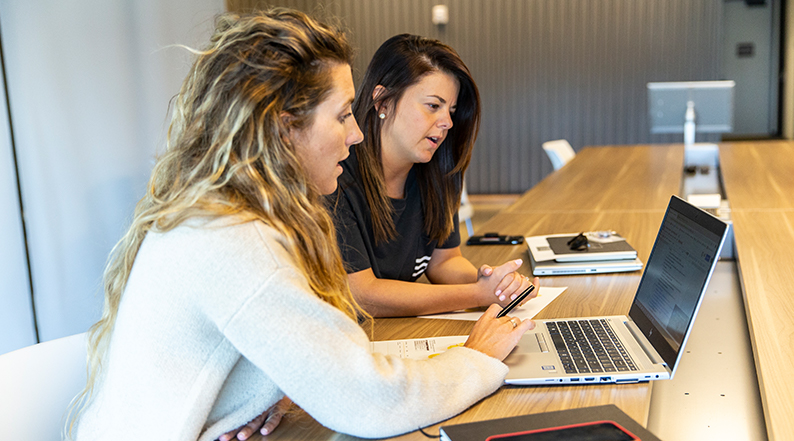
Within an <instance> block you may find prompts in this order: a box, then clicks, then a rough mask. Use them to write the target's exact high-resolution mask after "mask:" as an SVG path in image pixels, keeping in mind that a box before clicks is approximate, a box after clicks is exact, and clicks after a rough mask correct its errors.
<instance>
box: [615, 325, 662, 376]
mask: <svg viewBox="0 0 794 441" xmlns="http://www.w3.org/2000/svg"><path fill="white" fill-rule="evenodd" d="M623 324H624V325H626V328H627V329H628V330H629V332H631V335H633V336H634V340H635V341H636V342H637V343H639V344H640V347H641V348H642V350H643V352H645V355H647V356H648V358H649V359H650V360H651V362H653V363H654V364H662V365H665V366H666V363H665V362H664V360H662V357H660V356H659V353H658V352H656V350H655V349H654V348H653V346H651V344H650V342H649V341H648V339H647V338H646V337H645V334H643V333H642V331H640V328H639V327H637V325H635V324H634V322H633V321H631V320H627V321H624V322H623Z"/></svg>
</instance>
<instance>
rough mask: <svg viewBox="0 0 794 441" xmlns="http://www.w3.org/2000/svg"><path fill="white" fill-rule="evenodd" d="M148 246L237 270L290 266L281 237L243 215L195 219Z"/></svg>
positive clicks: (155, 238)
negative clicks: (210, 261) (232, 267)
mask: <svg viewBox="0 0 794 441" xmlns="http://www.w3.org/2000/svg"><path fill="white" fill-rule="evenodd" d="M147 242H149V244H148V245H149V246H151V247H153V248H155V249H159V250H160V251H161V252H166V253H168V254H180V255H182V256H183V257H184V258H190V259H191V260H196V259H198V260H205V259H213V260H217V261H218V263H220V262H223V263H222V265H230V266H236V267H238V268H239V267H252V266H253V267H259V268H262V267H270V268H273V269H276V268H279V267H283V266H293V259H292V257H291V256H290V254H289V252H287V250H286V248H285V246H284V243H285V242H284V237H283V235H282V234H281V233H280V232H279V231H278V230H276V229H275V228H273V227H271V226H269V225H267V224H265V223H264V222H263V221H261V220H258V219H251V218H250V217H244V216H221V217H215V218H194V219H190V220H187V221H185V222H183V223H182V224H181V225H180V226H178V227H177V228H174V229H173V230H171V231H168V232H166V233H156V234H154V235H152V237H148V238H147Z"/></svg>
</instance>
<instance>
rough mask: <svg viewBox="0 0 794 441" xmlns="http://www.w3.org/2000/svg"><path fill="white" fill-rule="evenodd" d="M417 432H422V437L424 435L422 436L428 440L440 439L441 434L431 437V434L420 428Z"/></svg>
mask: <svg viewBox="0 0 794 441" xmlns="http://www.w3.org/2000/svg"><path fill="white" fill-rule="evenodd" d="M419 431H420V432H422V435H424V436H426V437H428V438H441V434H440V433H439V434H438V435H431V434H429V433H427V432H425V431H424V430H423V429H422V428H421V427H420V428H419Z"/></svg>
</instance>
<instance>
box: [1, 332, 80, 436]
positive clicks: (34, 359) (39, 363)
mask: <svg viewBox="0 0 794 441" xmlns="http://www.w3.org/2000/svg"><path fill="white" fill-rule="evenodd" d="M85 383H86V334H85V333H82V334H76V335H72V336H70V337H64V338H60V339H57V340H52V341H48V342H44V343H39V344H37V345H33V346H28V347H26V348H22V349H19V350H16V351H13V352H9V353H7V354H3V355H0V440H11V439H31V440H37V441H50V440H52V441H56V440H60V439H61V428H62V427H63V423H64V421H65V420H64V416H65V414H66V409H67V408H68V407H69V403H70V402H71V401H72V398H74V397H75V396H76V395H77V394H78V393H80V390H82V389H83V388H84V387H85Z"/></svg>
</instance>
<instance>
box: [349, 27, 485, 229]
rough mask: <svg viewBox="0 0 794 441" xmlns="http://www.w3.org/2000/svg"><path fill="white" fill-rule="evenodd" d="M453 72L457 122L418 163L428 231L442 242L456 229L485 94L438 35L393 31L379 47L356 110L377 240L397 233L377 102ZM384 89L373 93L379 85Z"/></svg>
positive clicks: (360, 157)
mask: <svg viewBox="0 0 794 441" xmlns="http://www.w3.org/2000/svg"><path fill="white" fill-rule="evenodd" d="M439 71H440V72H444V73H448V74H450V75H452V76H453V77H455V78H456V79H457V80H458V83H459V84H460V92H459V93H458V101H457V110H456V111H455V113H454V115H452V122H453V126H452V128H451V129H450V130H449V132H448V133H447V137H446V139H445V140H444V142H443V143H442V144H441V146H439V148H438V150H437V151H436V153H435V154H434V155H433V158H432V159H431V160H430V161H429V162H428V163H426V164H416V165H415V166H414V167H415V168H416V177H417V180H418V184H419V189H420V192H421V194H422V210H423V217H424V231H425V233H426V234H427V235H428V236H429V237H430V238H431V239H436V240H438V241H439V242H443V241H444V240H446V239H447V238H448V237H449V235H450V234H451V233H452V231H453V230H454V227H455V225H454V224H453V216H454V214H455V213H456V212H457V211H458V207H459V206H460V194H461V191H462V188H463V174H464V173H465V171H466V168H467V167H468V166H469V162H470V161H471V150H472V147H473V146H474V141H475V139H476V138H477V132H478V130H479V126H480V94H479V91H478V90H477V85H476V84H475V83H474V79H473V78H472V76H471V73H470V72H469V69H468V68H467V67H466V65H465V64H464V63H463V60H461V58H460V56H458V54H457V52H455V50H454V49H452V48H451V47H449V46H447V45H445V44H444V43H441V42H440V41H438V40H432V39H429V38H424V37H420V36H418V35H410V34H401V35H397V36H394V37H392V38H390V39H388V40H386V42H385V43H383V44H382V45H381V46H380V48H378V50H377V51H376V52H375V55H374V56H373V57H372V61H370V63H369V67H367V72H366V73H365V74H364V80H363V82H362V85H361V87H360V89H359V92H358V94H357V95H356V100H355V102H354V103H353V113H354V115H355V117H356V120H357V121H358V123H359V125H360V126H361V130H362V132H364V141H363V142H362V143H361V144H358V145H356V146H354V147H353V148H355V149H356V156H357V158H358V171H359V175H360V176H361V180H362V181H363V187H364V188H363V190H364V193H365V195H366V198H367V203H368V204H369V207H370V211H371V214H372V224H373V230H374V231H375V241H376V243H382V242H386V241H388V240H390V239H392V238H393V237H394V236H395V234H396V231H395V228H394V222H393V220H392V212H393V208H392V205H391V201H390V200H389V197H388V195H387V194H386V187H385V183H384V175H383V164H382V162H381V139H380V137H381V128H382V120H381V119H379V118H378V115H377V113H378V112H377V108H378V107H380V105H382V104H386V103H391V104H394V107H393V108H396V104H397V102H398V101H399V100H400V99H401V98H402V96H403V93H404V92H405V90H406V89H407V88H408V87H410V86H412V85H414V84H416V83H417V82H419V81H420V80H421V78H422V77H423V76H425V75H427V74H429V73H432V72H439ZM379 85H380V86H383V87H384V88H385V91H384V92H383V93H381V94H380V95H378V97H377V101H376V100H375V99H373V97H372V94H373V91H374V90H375V87H376V86H379Z"/></svg>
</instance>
